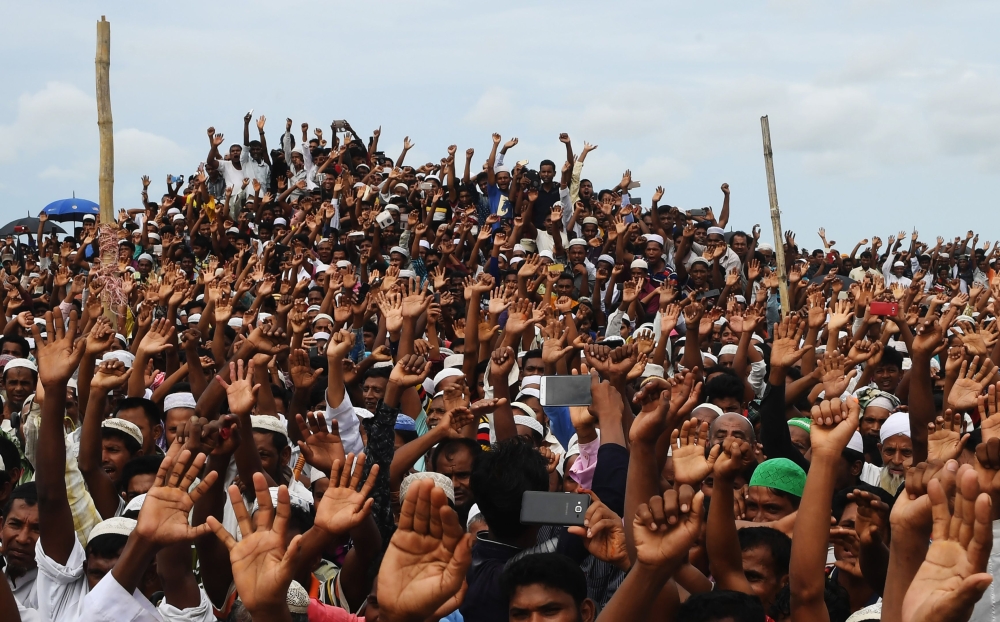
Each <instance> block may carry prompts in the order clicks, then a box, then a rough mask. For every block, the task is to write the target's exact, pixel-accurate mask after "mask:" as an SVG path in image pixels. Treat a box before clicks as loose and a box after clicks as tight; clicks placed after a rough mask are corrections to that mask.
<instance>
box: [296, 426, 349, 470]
mask: <svg viewBox="0 0 1000 622" xmlns="http://www.w3.org/2000/svg"><path fill="white" fill-rule="evenodd" d="M295 422H296V424H298V426H299V432H300V433H301V434H302V438H303V439H304V440H301V441H299V442H298V445H299V449H301V450H302V456H303V457H304V458H305V459H306V462H308V463H309V464H310V465H311V466H313V467H315V468H317V469H319V470H320V471H323V472H324V473H329V472H330V470H331V469H333V468H334V464H335V463H336V461H337V460H340V461H341V462H343V460H344V445H343V443H342V442H341V440H340V429H339V426H338V424H337V420H336V419H334V420H333V421H332V422H331V424H332V429H328V428H327V425H326V416H325V415H324V414H323V412H322V411H316V412H313V413H306V417H305V418H303V417H302V415H295ZM348 462H350V461H348ZM352 464H353V463H352ZM331 481H332V480H331Z"/></svg>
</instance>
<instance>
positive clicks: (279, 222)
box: [272, 216, 288, 226]
mask: <svg viewBox="0 0 1000 622" xmlns="http://www.w3.org/2000/svg"><path fill="white" fill-rule="evenodd" d="M272 225H274V226H278V225H285V226H288V221H287V220H285V219H284V217H282V216H278V217H277V218H275V219H274V222H273V223H272Z"/></svg>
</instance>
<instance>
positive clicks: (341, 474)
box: [315, 454, 378, 535]
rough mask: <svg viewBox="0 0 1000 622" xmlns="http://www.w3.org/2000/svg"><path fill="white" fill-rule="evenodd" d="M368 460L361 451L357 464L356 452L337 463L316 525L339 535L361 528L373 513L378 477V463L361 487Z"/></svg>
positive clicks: (319, 509)
mask: <svg viewBox="0 0 1000 622" xmlns="http://www.w3.org/2000/svg"><path fill="white" fill-rule="evenodd" d="M364 463H365V455H364V454H359V455H358V460H357V466H356V467H355V468H354V473H351V465H354V464H355V462H354V454H347V459H346V461H345V460H337V461H336V462H334V463H333V469H332V472H331V473H330V486H329V488H327V489H326V492H325V493H324V494H323V498H322V499H320V502H319V505H318V506H317V507H316V520H315V524H316V525H318V526H319V527H321V528H322V529H325V530H326V531H327V532H329V533H331V534H335V535H341V534H345V533H347V532H348V531H350V530H351V529H353V528H355V527H357V526H358V525H359V524H360V523H361V521H363V520H364V519H365V517H366V516H368V515H369V514H370V512H371V507H372V499H369V498H368V494H369V493H370V492H371V489H372V487H373V486H374V485H375V478H376V477H378V465H377V464H376V465H375V466H373V467H372V470H371V472H370V473H369V474H368V479H366V480H365V482H364V485H362V486H361V490H358V484H359V483H360V482H361V474H362V471H363V470H364V469H363V466H364Z"/></svg>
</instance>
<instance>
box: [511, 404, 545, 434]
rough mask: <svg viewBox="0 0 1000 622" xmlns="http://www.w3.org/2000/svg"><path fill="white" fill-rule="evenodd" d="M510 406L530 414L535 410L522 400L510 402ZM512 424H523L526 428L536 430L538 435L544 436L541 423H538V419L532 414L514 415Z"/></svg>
mask: <svg viewBox="0 0 1000 622" xmlns="http://www.w3.org/2000/svg"><path fill="white" fill-rule="evenodd" d="M510 406H511V408H517V409H518V410H520V411H521V412H530V413H532V415H534V412H535V411H533V410H531V407H530V406H528V405H527V404H525V403H523V402H511V404H510ZM514 425H523V426H524V427H526V428H531V429H532V430H534V431H535V432H538V435H539V436H545V429H544V428H543V427H542V424H540V423H538V419H535V417H534V416H530V417H529V416H527V415H514Z"/></svg>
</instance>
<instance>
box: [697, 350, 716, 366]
mask: <svg viewBox="0 0 1000 622" xmlns="http://www.w3.org/2000/svg"><path fill="white" fill-rule="evenodd" d="M701 357H702V361H704V360H705V359H708V360H709V361H712V363H713V364H715V365H718V364H719V359H717V358H715V355H714V354H710V353H708V352H702V353H701Z"/></svg>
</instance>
